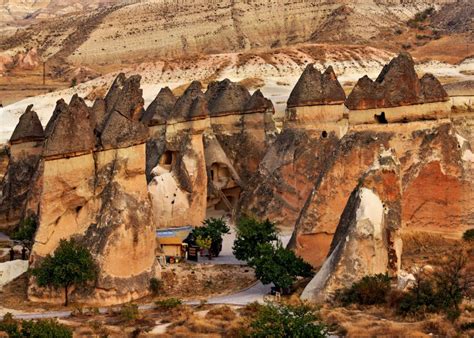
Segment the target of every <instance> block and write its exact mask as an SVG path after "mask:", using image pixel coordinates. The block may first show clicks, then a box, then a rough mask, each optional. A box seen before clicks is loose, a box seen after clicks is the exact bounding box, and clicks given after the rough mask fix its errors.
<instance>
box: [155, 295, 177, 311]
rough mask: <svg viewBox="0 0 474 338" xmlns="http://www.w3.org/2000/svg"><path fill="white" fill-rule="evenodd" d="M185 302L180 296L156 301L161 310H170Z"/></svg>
mask: <svg viewBox="0 0 474 338" xmlns="http://www.w3.org/2000/svg"><path fill="white" fill-rule="evenodd" d="M182 304H183V302H182V301H181V299H178V298H168V299H163V300H158V301H156V302H155V305H156V306H157V307H158V308H159V309H161V310H169V309H173V308H176V307H178V306H181V305H182Z"/></svg>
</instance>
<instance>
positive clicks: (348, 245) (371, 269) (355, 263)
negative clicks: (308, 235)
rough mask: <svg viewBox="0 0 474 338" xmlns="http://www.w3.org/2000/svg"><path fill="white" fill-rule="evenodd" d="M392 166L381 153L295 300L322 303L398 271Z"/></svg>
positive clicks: (396, 185) (396, 184)
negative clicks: (366, 280) (363, 280)
mask: <svg viewBox="0 0 474 338" xmlns="http://www.w3.org/2000/svg"><path fill="white" fill-rule="evenodd" d="M397 162H398V160H397V159H396V158H394V157H393V156H392V154H391V152H390V150H388V151H387V150H385V149H383V150H382V152H381V153H380V154H379V158H377V159H376V160H375V163H373V165H372V166H371V167H370V169H369V171H368V172H367V173H365V174H364V175H363V176H362V177H361V178H360V181H359V183H358V185H357V186H356V188H355V189H354V191H353V192H352V194H351V195H350V197H349V199H348V201H347V205H346V206H345V208H344V211H343V212H342V215H341V219H340V221H339V224H338V226H337V230H336V233H335V235H334V238H333V240H332V243H331V248H330V250H329V254H328V257H327V259H326V260H325V262H324V264H323V266H322V268H321V269H320V270H319V272H318V273H317V274H316V276H315V277H314V278H313V280H312V281H311V282H310V283H309V284H308V285H307V286H306V288H305V290H304V291H303V293H302V295H301V298H302V299H304V300H309V301H313V302H314V301H319V302H321V301H324V300H327V299H328V298H330V297H331V296H332V295H333V294H334V293H335V292H336V291H337V290H338V289H341V288H347V287H350V286H351V285H352V283H354V282H356V281H358V280H360V279H361V278H362V277H364V276H367V275H374V274H379V273H382V274H384V273H390V274H393V275H395V276H396V274H397V272H398V270H399V269H400V263H401V261H400V259H401V253H402V252H401V251H402V242H401V238H400V236H399V230H400V225H401V205H400V204H401V190H400V188H401V184H400V175H399V172H398V164H399V163H397Z"/></svg>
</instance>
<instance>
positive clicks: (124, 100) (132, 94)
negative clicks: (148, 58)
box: [97, 73, 148, 149]
mask: <svg viewBox="0 0 474 338" xmlns="http://www.w3.org/2000/svg"><path fill="white" fill-rule="evenodd" d="M140 81H141V76H139V75H133V76H130V77H129V78H126V77H125V75H124V74H123V73H121V74H119V75H118V76H117V78H116V79H115V81H114V83H113V84H112V86H111V88H110V90H109V92H108V93H107V95H106V97H105V105H106V112H107V114H106V116H105V118H104V120H103V123H102V124H101V126H100V128H99V129H98V130H97V134H98V136H99V142H98V144H99V146H100V147H102V149H115V148H125V147H130V146H133V145H137V144H141V143H144V142H145V141H146V139H147V137H148V128H147V126H145V125H144V124H143V123H141V122H140V119H141V118H142V115H143V105H144V100H143V91H142V90H141V89H140Z"/></svg>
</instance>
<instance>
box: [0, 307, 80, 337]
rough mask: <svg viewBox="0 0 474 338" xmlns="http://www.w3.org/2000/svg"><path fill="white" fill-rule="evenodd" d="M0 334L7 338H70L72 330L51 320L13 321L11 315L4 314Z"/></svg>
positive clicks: (0, 324) (0, 323)
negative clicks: (6, 335)
mask: <svg viewBox="0 0 474 338" xmlns="http://www.w3.org/2000/svg"><path fill="white" fill-rule="evenodd" d="M0 332H5V333H7V334H8V336H9V337H55V338H56V337H57V338H70V337H72V330H71V329H70V328H68V327H67V326H65V325H63V324H60V323H58V321H57V320H53V319H47V320H44V319H41V320H37V321H33V320H23V321H21V323H20V322H19V321H17V320H15V319H14V318H13V316H12V314H11V313H7V314H5V316H3V320H2V321H1V322H0Z"/></svg>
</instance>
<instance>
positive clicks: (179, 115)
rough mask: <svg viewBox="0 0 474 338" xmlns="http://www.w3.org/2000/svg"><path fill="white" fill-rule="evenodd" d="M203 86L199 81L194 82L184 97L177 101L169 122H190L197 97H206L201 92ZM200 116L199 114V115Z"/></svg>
mask: <svg viewBox="0 0 474 338" xmlns="http://www.w3.org/2000/svg"><path fill="white" fill-rule="evenodd" d="M201 89H202V85H201V82H199V81H193V82H191V84H190V85H189V87H188V88H186V90H185V91H184V93H183V95H181V97H180V98H179V99H178V100H177V101H176V104H175V105H174V107H173V110H172V111H171V114H170V118H169V120H171V121H173V122H183V121H188V120H189V119H190V118H191V113H190V111H191V107H192V105H193V102H194V100H195V99H196V98H197V97H204V94H203V93H202V91H201ZM198 115H199V114H198Z"/></svg>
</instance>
